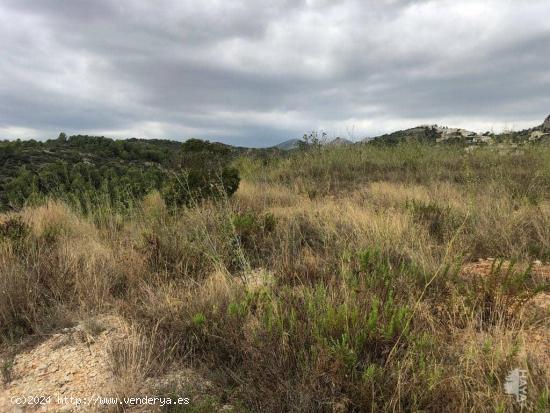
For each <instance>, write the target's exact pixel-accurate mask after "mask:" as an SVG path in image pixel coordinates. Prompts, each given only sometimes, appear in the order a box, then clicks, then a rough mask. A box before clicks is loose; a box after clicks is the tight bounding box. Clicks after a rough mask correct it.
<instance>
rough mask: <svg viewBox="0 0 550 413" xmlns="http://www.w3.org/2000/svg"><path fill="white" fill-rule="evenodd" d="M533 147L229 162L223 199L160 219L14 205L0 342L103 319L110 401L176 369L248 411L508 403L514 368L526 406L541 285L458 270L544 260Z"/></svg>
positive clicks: (4, 264)
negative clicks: (240, 173) (108, 342)
mask: <svg viewBox="0 0 550 413" xmlns="http://www.w3.org/2000/svg"><path fill="white" fill-rule="evenodd" d="M547 159H549V154H548V150H546V152H545V151H541V153H536V152H533V151H526V152H525V153H523V154H521V153H520V154H518V153H508V154H504V155H496V154H495V153H493V152H491V151H490V150H487V151H485V150H480V151H479V152H478V153H474V154H469V155H466V154H463V153H462V152H458V149H455V148H450V149H445V150H443V149H441V148H438V147H432V148H429V147H416V146H415V147H411V148H403V147H398V148H393V149H392V148H390V149H387V148H386V149H381V148H364V149H360V150H358V151H357V152H353V150H352V149H348V148H334V149H331V150H327V151H325V150H322V151H318V152H312V153H309V152H308V153H305V154H296V155H291V156H289V157H287V158H286V159H277V160H272V161H271V164H268V165H267V166H265V165H258V164H256V163H255V161H254V160H250V159H244V160H239V163H240V164H241V166H242V168H243V170H245V171H248V174H247V175H246V174H245V177H244V178H245V179H243V181H242V183H241V187H240V189H239V191H238V192H237V193H236V194H235V195H234V196H233V197H232V198H231V199H227V198H222V199H220V200H216V201H206V202H203V203H201V204H200V205H195V206H194V207H190V208H184V209H180V210H177V211H173V210H170V209H169V208H167V207H166V206H165V205H164V203H163V202H162V199H161V197H159V196H158V194H154V193H153V194H151V195H150V196H149V197H147V198H146V199H145V200H144V201H143V202H142V203H141V205H136V206H135V207H134V208H132V209H131V210H129V211H126V212H125V213H121V212H120V211H112V210H109V209H104V210H101V211H98V212H97V214H96V215H94V213H92V214H88V215H83V214H81V213H79V212H75V211H73V210H71V209H70V208H69V207H67V206H66V205H65V204H63V203H59V202H53V201H51V202H49V203H47V204H45V205H43V206H39V207H29V208H27V209H24V210H23V211H21V212H19V213H14V214H10V215H5V216H2V218H1V219H0V234H1V235H0V287H1V288H0V291H1V296H0V320H1V322H2V324H1V326H0V337H2V340H3V342H4V345H5V344H6V343H10V342H11V343H13V342H14V341H17V340H18V339H20V338H21V337H23V336H24V335H27V334H34V333H39V332H44V331H47V330H48V329H50V330H51V329H55V328H57V327H59V326H60V325H62V324H63V323H67V322H70V321H75V320H76V319H78V318H79V317H80V316H81V315H82V314H86V315H88V314H90V313H92V314H93V313H109V312H112V313H117V314H119V315H120V316H122V317H123V318H125V319H126V320H127V321H128V323H129V325H132V326H135V327H133V328H134V330H132V332H131V334H129V336H130V337H132V339H131V340H128V341H126V342H121V343H117V344H114V345H113V348H112V349H111V350H112V351H111V354H112V357H113V363H114V364H113V365H114V366H115V370H116V375H117V377H119V379H120V380H119V384H120V388H119V389H118V390H117V392H118V393H121V394H134V393H135V392H136V391H138V390H137V389H140V388H141V385H142V384H143V383H144V382H145V380H146V378H147V377H148V376H151V375H155V374H161V373H162V371H163V370H165V368H169V367H170V365H171V364H185V365H188V366H194V367H195V368H197V369H203V370H206V371H208V372H210V374H211V376H212V377H214V380H215V381H216V383H217V385H218V386H219V387H220V388H223V389H224V393H225V394H226V395H230V396H227V397H229V398H230V399H231V400H233V401H239V402H241V403H242V404H243V405H244V406H247V408H248V409H250V410H251V411H273V412H279V411H296V412H298V411H300V412H302V411H334V412H339V411H453V412H454V411H480V412H483V411H487V412H489V411H495V410H497V411H508V410H511V409H513V408H514V407H513V402H512V400H511V399H510V398H509V397H507V396H506V395H504V394H503V392H502V381H503V380H504V377H505V375H506V374H507V372H508V371H509V370H510V369H511V368H513V367H522V368H526V369H527V370H528V371H529V374H530V383H529V398H530V402H531V403H532V407H533V409H534V410H536V409H538V411H544V410H545V409H546V408H547V407H548V394H549V391H548V381H547V380H548V374H547V371H548V367H550V366H548V360H547V359H545V355H544V352H541V346H540V341H537V340H535V339H533V338H532V337H534V335H536V334H540V328H541V326H548V314H546V313H544V311H542V312H529V311H528V309H529V307H528V306H527V304H525V300H524V297H531V296H533V295H536V294H537V293H538V292H539V291H541V290H544V289H545V288H546V289H547V288H548V287H547V285H546V286H545V285H544V284H543V283H544V282H545V280H544V279H539V278H537V277H533V276H531V275H530V274H523V273H521V272H518V273H517V274H516V273H513V274H508V275H502V274H500V273H495V274H494V275H493V276H490V277H485V278H481V279H475V280H474V279H470V278H465V277H463V276H461V275H460V267H461V265H462V264H463V263H464V262H468V261H473V260H475V259H477V258H480V257H481V258H484V257H489V256H490V257H495V258H498V257H502V258H506V259H515V260H518V261H521V262H525V263H528V262H530V261H533V260H535V259H541V260H548V259H549V258H550V225H549V224H550V203H549V202H550V199H549V197H548V193H550V192H546V193H545V192H544V191H543V189H544V188H546V186H545V185H547V179H548V176H549V175H548V167H547V165H545V164H544V162H543V161H544V160H547ZM511 163H514V164H515V165H520V166H524V167H525V170H521V168H519V169H518V168H514V169H512V168H510V164H511ZM526 171H527V172H532V174H533V176H530V175H529V174H527V173H526ZM535 183H536V184H538V185H540V188H539V189H537V188H536V187H533V185H534V184H535ZM546 282H547V280H546ZM511 306H517V309H518V311H514V312H510V307H511ZM514 308H516V307H514ZM137 326H139V327H137ZM151 332H154V334H152V333H151ZM166 351H168V352H169V357H168V358H163V357H162V354H164V353H165V352H166ZM161 364H162V366H160V365H161Z"/></svg>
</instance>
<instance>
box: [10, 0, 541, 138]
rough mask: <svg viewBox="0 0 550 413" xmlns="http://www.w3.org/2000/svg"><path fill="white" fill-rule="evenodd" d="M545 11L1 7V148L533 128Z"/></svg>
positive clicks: (108, 0)
mask: <svg viewBox="0 0 550 413" xmlns="http://www.w3.org/2000/svg"><path fill="white" fill-rule="evenodd" d="M548 13H550V4H548V3H547V2H544V1H533V2H529V3H527V2H509V1H498V0H490V1H474V0H471V1H470V0H467V1H464V2H458V3H457V2H453V1H450V0H443V1H420V0H418V1H401V0H394V1H391V0H386V1H360V0H356V1H355V0H349V1H344V2H338V3H335V2H331V1H324V0H323V1H319V0H317V1H315V0H307V1H306V0H304V1H292V0H287V1H278V2H277V1H275V2H271V4H270V5H267V3H266V2H261V1H235V2H217V1H212V2H207V1H205V2H202V3H198V2H192V1H183V2H182V1H176V0H163V1H159V2H148V1H145V0H143V1H129V0H123V1H114V0H97V1H94V2H89V1H80V0H72V1H68V0H67V1H61V0H58V1H55V0H44V1H40V2H35V1H30V0H17V1H15V0H5V1H4V2H2V4H0V23H1V24H0V26H2V27H0V36H1V37H2V39H3V43H4V46H3V48H2V49H0V138H17V137H22V136H3V135H5V134H6V132H2V131H13V130H17V128H26V129H29V130H34V131H36V135H37V136H30V137H51V136H53V135H54V134H56V133H57V132H58V131H59V130H66V131H67V132H72V133H77V132H82V133H88V132H94V133H106V134H108V135H110V136H114V137H125V136H142V137H169V138H174V139H185V138H188V137H189V136H199V137H204V138H208V139H214V140H222V141H226V142H230V143H234V144H241V145H243V144H245V145H251V146H266V145H271V144H274V143H277V142H278V141H281V140H285V139H288V138H291V137H297V136H301V134H303V133H304V132H306V131H307V130H312V129H317V128H320V127H324V128H326V129H327V130H328V131H329V133H341V132H342V129H343V128H347V127H348V126H350V127H352V126H355V127H356V129H355V131H356V134H357V135H358V137H360V136H361V135H367V134H368V135H375V134H377V133H380V132H383V131H387V130H390V129H396V128H398V127H402V126H403V125H405V124H406V125H410V126H412V125H414V124H415V123H417V122H421V121H424V120H426V119H429V120H432V121H434V122H438V121H440V120H447V119H451V120H455V119H456V120H457V121H458V120H460V122H461V123H462V124H461V125H458V126H468V125H467V123H468V122H470V121H471V122H472V124H474V123H475V124H483V125H486V124H491V122H493V124H494V125H495V126H499V125H503V124H505V123H506V124H510V123H518V124H524V123H526V122H532V121H535V120H542V118H543V117H544V116H546V115H547V113H546V112H548V111H549V110H550V93H548V92H549V91H550V73H549V72H548V67H550V23H548V22H547V19H546V18H545V15H546V16H547V15H548ZM451 126H453V125H451Z"/></svg>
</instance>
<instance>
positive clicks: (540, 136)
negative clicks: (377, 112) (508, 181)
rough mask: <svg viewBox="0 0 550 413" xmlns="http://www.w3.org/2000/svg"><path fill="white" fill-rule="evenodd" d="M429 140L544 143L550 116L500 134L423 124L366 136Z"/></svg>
mask: <svg viewBox="0 0 550 413" xmlns="http://www.w3.org/2000/svg"><path fill="white" fill-rule="evenodd" d="M410 141H418V142H427V143H462V144H465V145H468V146H470V145H483V144H493V143H502V142H508V143H514V144H523V143H529V142H530V143H542V142H549V141H550V116H548V117H547V118H546V119H545V121H544V122H543V123H542V124H541V125H539V126H536V127H534V128H530V129H525V130H522V131H506V132H503V133H500V134H495V133H492V132H485V133H483V134H480V133H476V132H472V131H468V130H466V129H460V128H449V127H447V126H439V125H421V126H417V127H414V128H410V129H405V130H400V131H397V132H392V133H388V134H384V135H381V136H377V137H375V138H366V139H364V142H375V143H385V144H393V143H398V142H410Z"/></svg>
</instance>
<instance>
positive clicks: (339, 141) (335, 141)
mask: <svg viewBox="0 0 550 413" xmlns="http://www.w3.org/2000/svg"><path fill="white" fill-rule="evenodd" d="M352 144H353V142H352V141H350V140H348V139H345V138H340V137H336V138H334V139H333V140H331V141H330V142H328V145H352Z"/></svg>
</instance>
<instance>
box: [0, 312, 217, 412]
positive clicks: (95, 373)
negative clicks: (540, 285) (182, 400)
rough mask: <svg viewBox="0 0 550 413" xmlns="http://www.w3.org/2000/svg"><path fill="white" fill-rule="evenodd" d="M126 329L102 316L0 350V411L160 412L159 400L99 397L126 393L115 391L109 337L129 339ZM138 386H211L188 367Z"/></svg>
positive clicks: (141, 392)
mask: <svg viewBox="0 0 550 413" xmlns="http://www.w3.org/2000/svg"><path fill="white" fill-rule="evenodd" d="M127 333H128V329H127V328H125V325H124V323H123V322H122V321H121V320H120V319H118V318H116V317H111V316H106V317H101V318H99V319H94V320H89V321H86V322H83V323H80V324H78V325H77V326H76V327H73V328H66V329H63V330H62V331H61V332H59V333H56V334H52V335H51V336H49V337H48V338H47V339H46V340H44V341H42V342H41V343H40V344H38V345H36V346H35V347H33V348H31V349H26V350H22V351H21V352H20V353H18V354H17V355H15V357H13V356H6V355H2V354H0V363H1V364H2V366H3V370H2V376H3V377H2V382H3V383H2V385H1V386H0V412H2V413H3V412H76V411H78V412H95V411H106V410H107V411H116V410H119V409H120V408H121V407H124V410H130V411H134V412H151V411H158V409H159V408H160V406H158V405H147V406H144V405H139V404H136V405H134V406H127V405H124V406H113V405H112V404H107V403H105V402H101V401H99V399H98V397H101V398H103V399H105V398H111V400H113V399H115V398H116V397H117V396H118V399H117V400H122V397H125V396H128V395H126V394H125V395H118V394H116V389H117V388H119V386H118V385H117V377H116V376H115V375H114V373H113V369H112V366H111V364H112V362H111V357H110V354H109V350H110V348H111V344H112V343H113V342H115V341H116V342H120V341H121V340H128V339H129V337H126V336H125V335H127ZM136 389H137V394H134V395H132V396H134V397H143V396H162V395H163V394H164V393H163V392H166V391H167V389H168V390H172V391H176V392H178V396H179V394H181V395H182V397H188V396H187V395H186V394H185V392H186V391H188V390H189V389H193V391H198V392H202V393H203V394H208V392H209V391H210V390H211V385H210V383H209V382H208V381H207V380H204V379H203V378H202V377H201V376H200V375H199V374H198V373H197V372H195V371H193V370H191V369H178V370H172V371H171V372H169V373H168V374H166V375H164V376H162V377H154V378H147V379H145V380H144V381H143V383H140V384H138V387H136ZM29 397H33V398H35V400H34V404H28V403H27V404H25V403H23V402H22V400H23V399H24V398H27V400H28V399H29ZM71 397H72V399H71ZM76 400H80V401H81V404H80V405H77V404H76V403H77V401H76ZM110 403H112V402H110ZM115 407H116V408H115Z"/></svg>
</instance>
